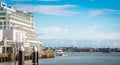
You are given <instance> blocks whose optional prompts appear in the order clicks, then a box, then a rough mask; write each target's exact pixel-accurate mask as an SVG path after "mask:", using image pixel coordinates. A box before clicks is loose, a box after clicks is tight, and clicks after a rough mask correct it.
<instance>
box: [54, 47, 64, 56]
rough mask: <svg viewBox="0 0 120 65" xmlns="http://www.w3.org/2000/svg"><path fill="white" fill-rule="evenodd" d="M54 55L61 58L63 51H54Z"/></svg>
mask: <svg viewBox="0 0 120 65" xmlns="http://www.w3.org/2000/svg"><path fill="white" fill-rule="evenodd" d="M55 55H56V56H63V55H64V52H63V50H61V49H59V50H56V51H55Z"/></svg>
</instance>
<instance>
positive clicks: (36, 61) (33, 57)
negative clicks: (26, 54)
mask: <svg viewBox="0 0 120 65" xmlns="http://www.w3.org/2000/svg"><path fill="white" fill-rule="evenodd" d="M32 65H38V58H37V48H36V47H33V53H32Z"/></svg>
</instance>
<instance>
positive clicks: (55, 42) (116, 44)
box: [41, 39, 120, 48]
mask: <svg viewBox="0 0 120 65" xmlns="http://www.w3.org/2000/svg"><path fill="white" fill-rule="evenodd" d="M41 41H42V42H43V44H42V46H45V47H71V46H74V47H97V48H99V47H103V48H104V47H111V48H120V40H61V39H41Z"/></svg>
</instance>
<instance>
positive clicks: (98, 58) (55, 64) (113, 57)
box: [0, 52, 120, 65]
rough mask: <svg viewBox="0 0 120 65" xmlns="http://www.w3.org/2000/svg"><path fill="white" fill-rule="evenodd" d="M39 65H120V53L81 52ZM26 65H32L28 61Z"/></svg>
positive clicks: (47, 60) (1, 64) (46, 60)
mask: <svg viewBox="0 0 120 65" xmlns="http://www.w3.org/2000/svg"><path fill="white" fill-rule="evenodd" d="M39 62H40V63H39V65H120V53H115V52H114V53H112V54H108V53H104V54H103V53H100V52H93V53H92V52H91V53H90V52H79V53H65V56H60V57H56V58H52V59H40V60H39ZM0 65H14V64H13V63H10V62H7V63H0ZM25 65H32V64H31V61H27V62H26V64H25Z"/></svg>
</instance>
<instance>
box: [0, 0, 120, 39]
mask: <svg viewBox="0 0 120 65" xmlns="http://www.w3.org/2000/svg"><path fill="white" fill-rule="evenodd" d="M0 1H4V2H5V3H7V4H9V5H12V6H14V7H15V9H17V10H23V11H27V12H33V13H34V21H35V27H36V34H37V36H38V38H39V39H75V40H87V39H111V40H120V7H119V6H120V4H119V3H120V0H0Z"/></svg>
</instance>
